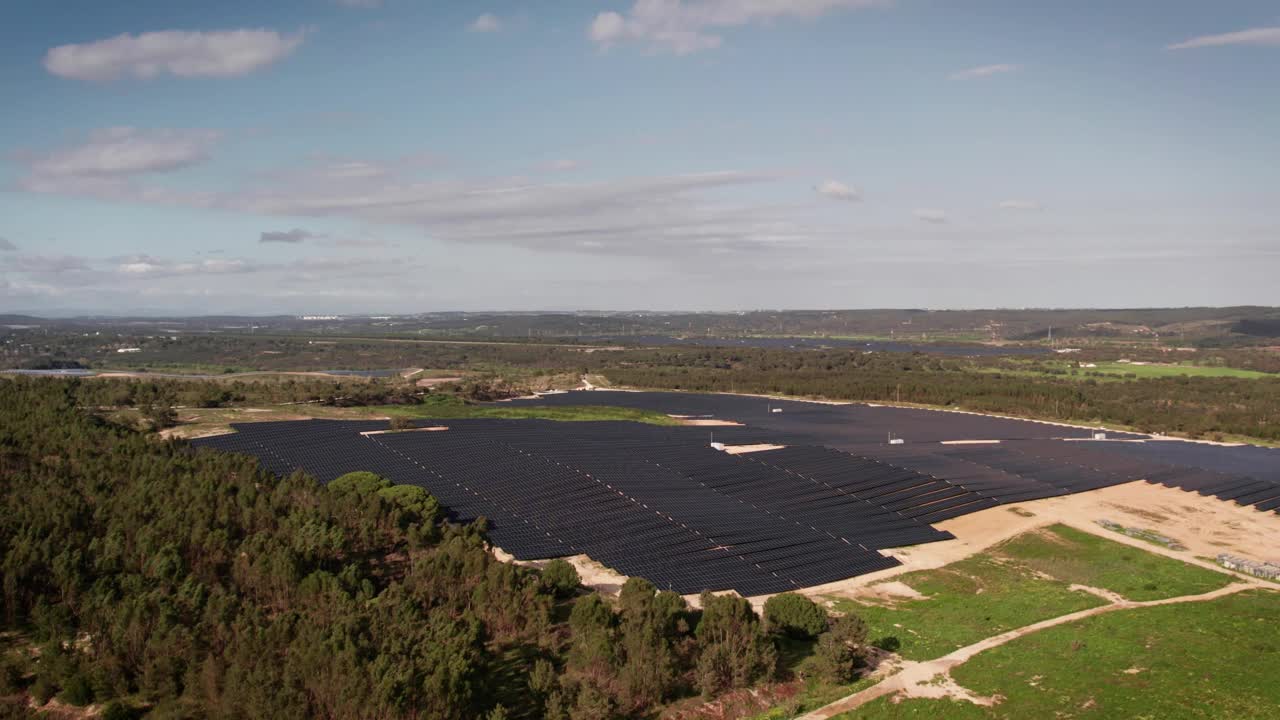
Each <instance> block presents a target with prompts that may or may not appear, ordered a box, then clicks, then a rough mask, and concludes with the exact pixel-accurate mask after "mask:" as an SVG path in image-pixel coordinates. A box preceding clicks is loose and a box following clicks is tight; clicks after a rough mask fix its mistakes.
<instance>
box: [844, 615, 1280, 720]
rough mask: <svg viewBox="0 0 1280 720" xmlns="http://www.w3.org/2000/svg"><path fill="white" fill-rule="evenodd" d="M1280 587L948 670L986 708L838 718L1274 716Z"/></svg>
mask: <svg viewBox="0 0 1280 720" xmlns="http://www.w3.org/2000/svg"><path fill="white" fill-rule="evenodd" d="M1277 668H1280V595H1277V593H1274V592H1267V591H1262V590H1250V591H1247V592H1242V593H1239V594H1236V595H1230V596H1226V597H1222V598H1218V599H1215V600H1212V601H1208V602H1202V603H1183V604H1177V605H1166V606H1161V607H1148V608H1139V609H1134V610H1121V611H1117V612H1113V613H1108V614H1105V615H1099V616H1096V617H1091V618H1086V619H1084V620H1080V621H1077V622H1074V623H1069V624H1065V625H1061V626H1058V627H1054V628H1050V629H1047V630H1043V631H1041V632H1038V633H1033V634H1030V635H1027V636H1025V637H1022V638H1019V639H1017V640H1013V641H1011V642H1009V643H1008V644H1005V645H1002V646H1000V647H997V648H994V649H992V650H988V651H986V652H983V653H980V654H978V655H977V656H975V657H974V658H972V659H970V660H969V661H967V662H965V663H964V664H962V665H959V666H957V667H956V668H954V669H952V671H951V675H952V677H953V678H954V680H955V681H956V682H957V683H959V684H960V685H961V686H962V687H964V688H965V689H967V690H969V691H971V692H973V693H974V694H976V695H978V696H980V697H996V696H999V698H1000V699H999V701H998V702H996V703H995V704H994V705H991V706H989V707H983V706H979V705H975V704H972V703H968V702H960V701H955V700H947V699H940V700H939V699H906V700H903V701H901V702H900V703H896V704H895V703H894V702H892V700H891V699H889V698H881V699H879V700H876V701H873V702H871V703H869V704H867V705H865V706H863V707H862V708H859V709H858V710H856V711H853V712H850V713H847V714H844V715H840V716H839V717H840V718H842V720H855V719H857V720H879V719H882V718H883V719H891V718H892V719H905V718H944V719H946V720H953V719H954V720H967V719H968V718H1052V717H1059V718H1160V719H1161V720H1175V719H1179V718H1188V719H1191V718H1233V719H1239V720H1245V719H1248V718H1258V719H1261V718H1274V717H1277V715H1280V684H1277V683H1276V682H1275V671H1276V669H1277Z"/></svg>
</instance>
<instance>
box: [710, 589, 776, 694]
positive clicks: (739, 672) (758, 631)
mask: <svg viewBox="0 0 1280 720" xmlns="http://www.w3.org/2000/svg"><path fill="white" fill-rule="evenodd" d="M701 600H702V617H701V618H699V620H698V627H697V628H696V629H695V630H694V633H695V635H696V636H697V638H698V645H699V646H700V647H701V649H702V655H701V657H700V658H699V659H698V666H697V670H696V673H697V681H698V687H699V688H700V689H701V690H702V694H703V695H704V696H706V697H711V696H713V695H716V694H717V693H719V692H721V691H723V690H730V689H734V688H742V687H747V686H749V685H752V684H754V683H756V682H757V681H759V680H767V679H769V678H772V677H773V674H774V671H775V670H776V669H777V663H778V651H777V649H776V648H774V646H773V641H772V640H771V639H770V638H769V637H768V636H767V635H765V633H764V632H763V630H762V628H761V627H760V618H759V617H757V616H756V613H755V611H754V610H752V609H751V603H749V602H747V601H746V599H744V598H740V597H736V596H733V595H713V594H711V593H710V592H703V593H702V598H701Z"/></svg>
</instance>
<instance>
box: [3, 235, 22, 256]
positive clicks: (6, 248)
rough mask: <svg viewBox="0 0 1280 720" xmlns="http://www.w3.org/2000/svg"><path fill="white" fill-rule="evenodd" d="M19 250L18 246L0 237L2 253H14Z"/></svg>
mask: <svg viewBox="0 0 1280 720" xmlns="http://www.w3.org/2000/svg"><path fill="white" fill-rule="evenodd" d="M17 249H18V246H17V245H14V244H13V243H11V242H9V239H8V238H2V237H0V252H14V251H16V250H17Z"/></svg>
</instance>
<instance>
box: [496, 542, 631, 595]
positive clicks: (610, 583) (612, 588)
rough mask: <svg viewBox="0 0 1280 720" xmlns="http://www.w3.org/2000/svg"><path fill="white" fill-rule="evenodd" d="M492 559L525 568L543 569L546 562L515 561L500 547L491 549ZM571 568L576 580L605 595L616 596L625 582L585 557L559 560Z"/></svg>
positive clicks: (612, 571)
mask: <svg viewBox="0 0 1280 720" xmlns="http://www.w3.org/2000/svg"><path fill="white" fill-rule="evenodd" d="M492 550H493V555H494V557H496V558H498V559H499V560H501V561H503V562H509V563H514V564H516V565H524V566H525V567H535V568H543V567H545V566H546V564H547V563H549V562H551V560H550V559H547V560H517V559H515V557H514V556H512V555H511V553H508V552H507V551H505V550H503V549H502V548H500V547H497V546H494V547H493V548H492ZM559 559H560V560H564V561H566V562H568V563H569V564H570V565H572V566H573V569H574V570H577V571H578V578H579V579H580V580H581V581H582V584H583V585H585V586H586V587H589V588H592V589H594V590H598V591H600V592H601V593H604V594H606V595H617V594H618V592H619V591H621V590H622V585H623V583H625V582H626V581H627V576H626V575H623V574H621V573H619V572H617V571H615V570H611V569H609V568H607V567H605V566H604V565H602V564H600V563H598V562H596V561H595V560H592V559H591V558H589V557H587V556H586V555H569V556H568V557H563V558H559Z"/></svg>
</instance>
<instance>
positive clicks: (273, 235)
mask: <svg viewBox="0 0 1280 720" xmlns="http://www.w3.org/2000/svg"><path fill="white" fill-rule="evenodd" d="M318 237H324V236H323V235H317V234H316V233H313V232H311V231H309V230H303V229H302V228H294V229H292V230H266V231H263V232H262V234H261V235H259V236H258V242H264V243H300V242H302V241H303V240H311V239H314V238H318Z"/></svg>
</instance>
